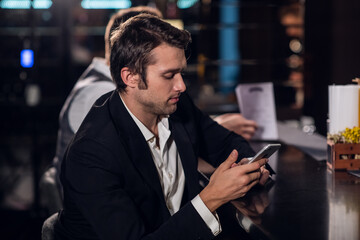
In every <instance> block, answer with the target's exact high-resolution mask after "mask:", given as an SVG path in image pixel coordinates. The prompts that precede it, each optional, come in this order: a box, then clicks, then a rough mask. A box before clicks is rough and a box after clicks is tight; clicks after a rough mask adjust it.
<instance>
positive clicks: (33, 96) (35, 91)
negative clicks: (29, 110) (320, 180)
mask: <svg viewBox="0 0 360 240" xmlns="http://www.w3.org/2000/svg"><path fill="white" fill-rule="evenodd" d="M40 100H41V90H40V87H39V86H38V85H37V84H29V85H27V86H26V87H25V101H26V104H27V105H28V106H30V107H35V106H36V105H38V104H39V103H40Z"/></svg>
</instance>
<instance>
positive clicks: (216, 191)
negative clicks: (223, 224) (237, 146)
mask: <svg viewBox="0 0 360 240" xmlns="http://www.w3.org/2000/svg"><path fill="white" fill-rule="evenodd" d="M237 158H238V152H237V151H236V150H233V151H232V153H231V154H230V155H229V157H228V158H227V159H226V160H225V161H224V162H223V163H222V164H221V165H220V166H219V167H218V168H217V169H216V170H215V172H214V173H213V174H212V176H211V178H210V182H209V184H208V185H207V186H206V187H205V188H204V189H203V190H202V191H201V192H200V194H199V195H200V198H201V199H202V200H203V202H204V203H205V205H206V206H207V207H208V209H209V210H210V211H211V212H214V211H215V210H216V209H217V208H219V207H220V206H221V205H223V204H225V203H227V202H229V201H231V200H234V199H237V198H240V197H243V196H244V195H245V194H246V193H247V192H248V191H249V190H250V189H251V188H252V187H253V186H254V185H255V184H257V183H259V181H260V180H261V179H262V178H261V176H262V170H261V167H262V166H263V165H264V164H265V163H266V162H267V161H268V160H267V159H266V158H263V159H261V160H259V161H257V162H254V163H250V164H243V165H237V166H235V165H234V163H235V161H236V160H237Z"/></svg>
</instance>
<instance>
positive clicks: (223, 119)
mask: <svg viewBox="0 0 360 240" xmlns="http://www.w3.org/2000/svg"><path fill="white" fill-rule="evenodd" d="M214 121H216V122H217V123H219V124H220V125H222V126H223V127H225V128H227V129H228V130H230V131H233V132H235V133H237V134H239V135H241V136H243V137H244V138H245V139H247V140H250V139H251V137H252V136H254V134H255V131H256V129H257V128H258V126H257V124H256V122H255V121H253V120H248V119H246V118H244V117H243V116H242V115H241V114H240V113H225V114H222V115H220V116H217V117H216V118H214Z"/></svg>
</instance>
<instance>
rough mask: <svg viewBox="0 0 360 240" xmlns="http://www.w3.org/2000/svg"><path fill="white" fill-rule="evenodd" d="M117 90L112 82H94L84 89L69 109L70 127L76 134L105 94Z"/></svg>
mask: <svg viewBox="0 0 360 240" xmlns="http://www.w3.org/2000/svg"><path fill="white" fill-rule="evenodd" d="M114 89H115V85H114V84H113V83H112V82H107V81H99V82H94V83H92V84H90V85H88V86H86V87H84V88H83V89H81V90H80V92H79V93H78V94H77V95H76V96H75V98H74V100H73V102H72V104H71V106H70V109H69V125H70V127H71V129H72V130H73V132H74V133H76V131H77V130H78V129H79V127H80V124H81V123H82V121H83V120H84V118H85V116H86V114H87V113H88V112H89V110H90V108H91V107H92V105H93V104H94V103H95V101H96V100H97V99H98V98H99V97H100V96H102V95H103V94H105V93H107V92H110V91H112V90H114Z"/></svg>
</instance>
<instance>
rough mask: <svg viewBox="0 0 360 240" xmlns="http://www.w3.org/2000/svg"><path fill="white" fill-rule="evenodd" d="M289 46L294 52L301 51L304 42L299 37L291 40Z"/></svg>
mask: <svg viewBox="0 0 360 240" xmlns="http://www.w3.org/2000/svg"><path fill="white" fill-rule="evenodd" d="M289 47H290V49H291V51H293V52H294V53H300V52H301V50H302V44H301V42H300V41H299V40H297V39H293V40H291V41H290V43H289Z"/></svg>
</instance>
